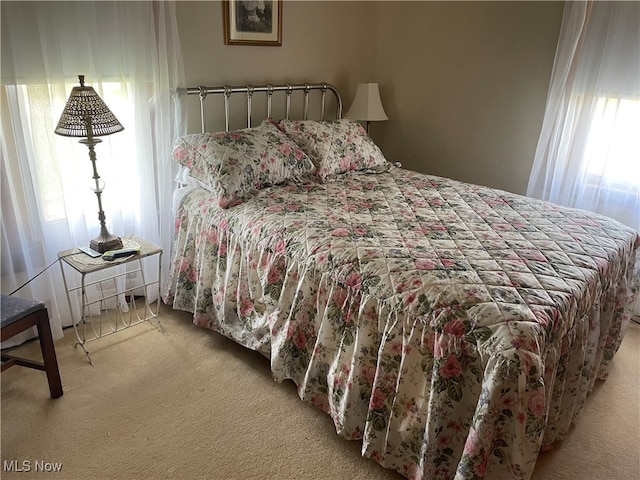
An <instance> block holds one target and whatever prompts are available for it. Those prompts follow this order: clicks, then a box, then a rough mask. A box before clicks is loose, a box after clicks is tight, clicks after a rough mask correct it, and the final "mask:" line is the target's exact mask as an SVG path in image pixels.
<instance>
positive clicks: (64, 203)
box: [0, 1, 186, 347]
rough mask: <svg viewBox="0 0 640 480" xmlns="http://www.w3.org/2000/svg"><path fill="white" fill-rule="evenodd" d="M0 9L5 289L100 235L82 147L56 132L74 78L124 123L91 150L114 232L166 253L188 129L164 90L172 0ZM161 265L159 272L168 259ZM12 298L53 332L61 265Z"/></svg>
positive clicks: (175, 58) (177, 58) (59, 310)
mask: <svg viewBox="0 0 640 480" xmlns="http://www.w3.org/2000/svg"><path fill="white" fill-rule="evenodd" d="M0 6H1V9H2V12H1V13H2V32H1V35H2V45H1V47H2V57H1V61H2V69H1V76H2V91H1V101H2V105H1V106H2V131H1V133H2V234H1V237H2V251H1V253H2V263H1V266H2V293H3V294H7V293H10V292H11V291H13V290H14V289H15V288H17V287H18V286H20V285H22V283H23V282H25V281H27V280H28V279H30V278H33V277H34V276H36V275H37V274H38V273H40V272H41V271H42V270H43V269H44V268H45V267H46V266H48V265H50V264H51V263H52V262H54V261H55V259H56V257H57V252H58V251H60V250H65V249H69V248H73V247H77V246H85V245H88V242H89V240H90V239H91V238H93V237H95V236H96V235H97V233H98V231H99V221H98V215H97V211H98V206H97V199H96V197H95V194H94V193H93V191H92V190H91V189H90V185H91V177H92V169H91V163H90V161H89V156H88V150H87V147H86V146H84V145H82V144H79V143H78V139H72V138H66V137H60V136H58V135H55V134H54V133H53V130H54V129H55V126H56V124H57V121H58V119H59V117H60V114H61V112H62V109H63V107H64V105H65V103H66V100H67V98H68V96H69V93H70V91H71V88H72V87H73V86H75V85H77V84H78V79H77V78H78V77H77V76H78V75H79V74H83V75H85V80H86V83H87V84H88V85H91V86H93V87H94V88H95V90H96V91H97V92H98V94H99V95H100V96H101V97H102V99H103V100H104V101H105V103H106V104H107V106H109V108H110V109H111V111H113V113H114V114H115V115H116V117H117V118H118V120H119V121H120V123H122V124H123V125H124V127H125V129H124V131H123V132H120V133H116V134H113V135H111V136H107V137H102V143H100V144H99V145H98V146H96V154H97V167H98V172H99V174H100V176H101V178H102V179H103V180H104V181H105V184H106V188H105V190H104V193H103V195H102V201H103V207H104V210H105V213H106V219H107V225H108V228H109V230H110V232H111V233H113V234H116V235H120V236H123V235H128V234H137V235H139V236H141V237H143V238H145V239H147V240H149V241H151V242H153V243H156V244H158V245H160V246H161V247H163V249H164V251H165V252H169V250H170V245H171V235H172V231H173V218H172V211H171V210H172V203H171V202H172V191H173V187H174V183H173V178H174V176H175V173H176V168H175V166H174V165H173V162H171V161H170V155H169V154H170V149H171V146H172V143H173V140H174V139H175V137H176V136H177V135H179V134H182V133H184V132H183V129H184V126H185V125H186V122H185V121H184V119H183V116H182V110H181V108H180V105H179V103H177V102H175V101H174V96H173V95H172V89H173V88H175V87H176V86H181V85H183V83H184V82H183V78H184V71H183V67H182V59H181V54H180V42H179V37H178V30H177V23H176V16H175V4H174V2H165V1H159V2H145V1H142V2H120V1H113V2H100V1H99V2H89V1H83V2H74V1H70V2H10V1H3V2H2V3H1V4H0ZM163 260H164V262H165V265H164V267H163V270H164V271H165V272H166V271H167V269H166V263H167V262H168V254H167V255H165V256H164V258H163ZM149 265H151V268H153V264H152V263H151V262H150V263H149ZM156 265H157V262H156ZM155 268H156V270H157V266H156V267H155ZM163 273H164V272H163ZM150 274H151V275H154V274H156V275H157V271H156V272H153V271H152V272H150ZM16 295H18V296H25V297H30V298H36V299H39V300H42V301H45V302H46V304H47V307H48V308H49V312H50V316H51V324H52V329H53V332H54V336H55V337H59V336H61V335H62V327H64V326H67V325H70V324H71V317H70V312H69V308H68V305H67V298H66V293H65V292H64V289H63V287H62V279H61V273H60V267H59V266H57V265H54V266H53V268H50V269H48V270H47V271H46V272H45V273H44V274H42V275H40V276H38V277H37V278H36V279H35V280H33V281H32V282H30V283H29V284H28V285H27V286H26V287H24V288H23V289H21V290H20V291H19V292H17V293H16ZM20 340H22V339H18V341H20ZM4 346H8V345H4V344H3V347H4Z"/></svg>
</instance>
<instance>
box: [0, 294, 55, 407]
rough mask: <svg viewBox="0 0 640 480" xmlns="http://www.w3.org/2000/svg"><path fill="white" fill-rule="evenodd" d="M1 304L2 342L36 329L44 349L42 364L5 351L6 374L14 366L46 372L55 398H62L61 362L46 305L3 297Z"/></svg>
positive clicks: (3, 362) (41, 348)
mask: <svg viewBox="0 0 640 480" xmlns="http://www.w3.org/2000/svg"><path fill="white" fill-rule="evenodd" d="M1 300H2V303H1V304H0V316H1V317H2V341H3V342H4V341H5V340H7V339H9V338H11V337H13V336H14V335H17V334H18V333H20V332H23V331H25V330H27V329H28V328H31V327H33V326H34V325H35V326H36V327H37V328H38V337H39V339H40V350H42V359H43V361H42V362H39V361H35V360H29V359H26V358H21V357H16V356H13V355H9V354H8V353H5V352H2V370H0V371H2V372H4V371H5V370H6V369H7V368H9V367H12V366H14V365H21V366H23V367H29V368H35V369H37V370H44V371H45V372H46V373H47V380H48V381H49V391H50V392H51V398H58V397H60V396H61V395H62V393H63V392H62V382H61V380H60V371H59V370H58V360H57V358H56V351H55V348H54V346H53V336H52V335H51V325H49V314H48V313H47V308H46V306H45V304H44V303H42V302H39V301H36V300H27V299H24V298H19V297H11V296H7V295H2V297H1Z"/></svg>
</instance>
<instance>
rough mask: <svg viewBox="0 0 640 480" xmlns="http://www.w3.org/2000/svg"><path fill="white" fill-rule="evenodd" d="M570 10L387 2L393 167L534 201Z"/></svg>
mask: <svg viewBox="0 0 640 480" xmlns="http://www.w3.org/2000/svg"><path fill="white" fill-rule="evenodd" d="M562 10H563V3H562V2H380V4H379V9H378V15H379V20H380V21H379V27H378V28H379V29H378V35H377V44H376V45H377V49H376V50H377V54H376V58H375V61H376V65H375V70H374V72H375V75H374V78H375V81H377V82H379V83H380V92H381V96H382V97H383V102H384V106H385V110H386V112H387V115H388V116H389V118H390V119H389V120H388V121H386V122H381V123H379V124H373V126H372V129H371V135H372V136H373V137H374V139H375V140H376V142H377V143H378V144H379V145H380V146H381V148H382V149H383V151H384V152H385V155H386V156H387V158H388V159H389V160H392V161H401V162H402V163H403V164H404V166H405V167H407V168H410V169H413V170H418V171H423V172H428V173H433V174H436V175H440V176H445V177H450V178H455V179H458V180H462V181H466V182H471V183H477V184H484V185H489V186H492V187H496V188H500V189H504V190H509V191H513V192H516V193H525V191H526V186H527V181H528V178H529V172H530V170H531V165H532V164H533V157H534V154H535V149H536V144H537V140H538V136H539V133H540V128H541V125H542V117H543V114H544V107H545V101H546V95H547V89H548V85H549V79H550V77H551V69H552V66H553V59H554V55H555V47H556V44H557V41H558V34H559V31H560V23H561V21H562Z"/></svg>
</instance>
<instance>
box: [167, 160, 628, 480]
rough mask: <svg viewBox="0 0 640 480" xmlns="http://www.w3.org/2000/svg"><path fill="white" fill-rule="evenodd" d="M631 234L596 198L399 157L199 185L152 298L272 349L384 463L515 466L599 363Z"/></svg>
mask: <svg viewBox="0 0 640 480" xmlns="http://www.w3.org/2000/svg"><path fill="white" fill-rule="evenodd" d="M638 243H639V239H638V234H637V233H636V232H635V231H633V230H632V229H630V228H627V227H625V226H623V225H621V224H620V223H618V222H615V221H613V220H610V219H608V218H605V217H602V216H599V215H596V214H590V213H588V212H584V211H578V210H572V209H566V208H562V207H558V206H554V205H552V204H549V203H545V202H541V201H537V200H533V199H529V198H525V197H522V196H518V195H514V194H511V193H507V192H502V191H498V190H493V189H489V188H486V187H481V186H475V185H469V184H464V183H460V182H456V181H453V180H448V179H443V178H438V177H434V176H428V175H424V174H419V173H415V172H411V171H406V170H402V169H397V168H393V169H392V170H391V171H390V172H388V173H381V174H376V175H371V174H362V173H348V174H345V175H343V176H341V177H340V178H339V179H335V180H331V181H327V182H324V183H306V184H298V185H286V186H283V187H278V188H273V189H267V190H262V191H260V192H258V193H257V194H256V195H255V196H254V197H253V198H251V199H249V200H247V201H246V202H244V203H242V204H241V205H238V206H236V207H233V208H230V209H228V210H222V209H220V208H217V207H216V202H215V199H214V198H212V195H211V194H210V193H209V192H207V191H205V190H202V189H197V188H196V189H192V190H191V191H189V192H188V193H187V194H186V195H185V196H184V197H183V200H182V203H181V205H180V208H179V212H178V214H177V218H176V233H175V243H174V246H173V253H172V261H171V269H170V275H169V279H168V281H167V283H166V285H165V291H164V295H163V298H164V300H165V302H167V303H169V304H172V305H173V307H174V308H178V309H184V310H188V311H191V312H194V323H195V324H197V325H199V326H202V327H206V328H209V329H212V330H214V331H217V332H220V333H221V334H223V335H226V336H227V337H229V338H231V339H233V340H235V341H237V342H238V343H240V344H242V345H244V346H246V347H248V348H251V349H254V350H257V351H259V352H261V353H262V354H263V355H264V356H266V357H267V358H269V359H270V362H271V369H272V372H273V376H274V378H275V379H276V380H278V381H284V380H285V379H291V380H293V381H294V382H295V383H296V385H297V386H298V393H299V396H300V398H302V399H304V400H306V401H309V402H311V403H313V404H314V405H316V406H317V407H318V408H320V409H322V410H323V411H325V412H327V413H328V414H329V415H330V416H331V418H332V419H333V421H334V423H335V426H336V431H337V432H338V433H339V434H340V435H342V436H344V437H346V438H348V439H361V441H362V443H363V450H362V452H363V455H365V456H367V457H370V458H372V459H374V460H375V461H376V462H378V463H380V464H381V465H382V466H384V467H387V468H392V469H395V470H397V471H398V472H400V473H401V474H402V475H404V476H406V477H407V478H409V479H412V480H420V479H425V480H426V479H429V480H431V479H448V480H450V479H456V480H460V479H491V480H495V479H505V480H506V479H528V478H529V477H530V476H531V473H532V471H533V468H534V464H535V461H536V458H537V456H538V454H539V451H540V450H541V449H546V448H549V447H550V446H551V445H552V444H554V443H555V442H557V441H558V440H560V439H562V438H563V437H564V436H565V435H567V433H568V431H569V427H570V425H571V423H572V422H573V421H574V420H576V419H577V418H578V417H579V416H580V413H581V411H582V408H583V405H584V402H585V398H586V396H587V394H588V393H589V391H590V390H591V389H592V388H593V385H594V382H595V381H596V379H604V378H605V377H606V375H607V370H608V367H609V363H610V361H611V359H612V358H613V356H614V354H615V352H616V351H617V349H618V347H619V345H620V343H621V341H622V338H623V335H624V332H625V329H626V326H627V324H628V322H629V319H630V316H629V314H630V309H629V307H630V305H631V304H632V301H633V294H634V290H633V288H637V285H636V284H633V283H632V279H633V269H634V263H635V261H636V253H637V249H638ZM632 287H633V288H632ZM636 293H637V290H636Z"/></svg>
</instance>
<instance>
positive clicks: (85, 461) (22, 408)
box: [0, 307, 640, 480]
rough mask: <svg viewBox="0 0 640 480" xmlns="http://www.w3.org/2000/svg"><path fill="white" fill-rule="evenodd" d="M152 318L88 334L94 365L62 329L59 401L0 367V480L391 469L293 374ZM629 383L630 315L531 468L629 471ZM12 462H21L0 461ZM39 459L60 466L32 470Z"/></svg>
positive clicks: (601, 475) (638, 439)
mask: <svg viewBox="0 0 640 480" xmlns="http://www.w3.org/2000/svg"><path fill="white" fill-rule="evenodd" d="M160 318H161V321H162V322H163V324H164V325H165V328H166V330H167V332H168V335H167V336H165V335H163V334H162V333H160V331H159V330H158V329H157V328H156V327H155V326H154V325H152V324H149V323H145V324H142V325H138V326H135V327H133V328H131V329H128V330H124V331H122V332H119V333H117V334H116V335H112V336H109V337H105V338H103V339H100V340H98V341H96V342H90V343H88V344H87V345H88V348H89V350H90V351H91V354H92V358H93V360H94V363H95V367H91V366H90V365H89V363H88V362H87V359H86V357H85V356H84V353H83V352H82V350H81V349H80V348H72V346H71V345H72V343H73V341H74V339H75V337H74V334H73V331H72V330H67V331H66V333H65V337H64V338H63V339H61V340H59V341H58V342H56V349H57V355H58V361H59V365H60V371H61V376H62V382H63V387H64V395H63V396H62V397H60V398H59V399H57V400H52V399H51V398H49V392H48V388H47V382H46V377H45V375H44V373H42V372H38V371H35V370H30V369H25V368H22V367H13V368H10V369H8V370H7V371H5V372H4V373H3V374H2V397H1V399H2V418H1V420H2V423H1V425H2V462H3V465H2V468H3V470H5V471H2V472H1V473H0V476H1V477H2V478H3V479H14V478H15V479H22V480H31V479H38V480H39V479H56V478H58V479H65V480H75V479H83V480H84V479H101V480H103V479H104V480H106V479H136V480H152V479H153V480H155V479H177V480H181V479H185V480H187V479H189V480H191V479H213V480H216V479H229V480H235V479H238V480H240V479H243V480H244V479H265V480H267V479H310V480H313V479H349V480H358V479H365V478H366V479H371V480H376V479H387V480H389V479H395V480H398V479H400V478H402V477H400V476H399V475H398V474H396V473H394V472H392V471H389V470H385V469H383V468H382V467H380V466H379V465H377V464H376V463H375V462H373V461H371V460H368V459H365V458H362V457H361V456H360V446H359V444H358V442H350V441H347V440H345V439H342V438H341V437H339V436H338V435H337V434H336V433H335V430H334V427H333V423H332V422H331V419H330V418H329V417H328V416H327V415H325V414H324V413H322V412H321V411H319V410H317V409H316V408H315V407H313V406H311V405H308V404H306V403H304V402H302V401H300V399H299V398H298V396H297V394H296V391H295V388H294V386H293V384H292V383H290V382H285V383H283V384H278V383H276V382H274V381H273V380H272V378H271V375H270V371H269V364H268V361H267V360H266V359H265V358H264V357H262V356H261V355H259V354H257V353H255V352H251V351H248V350H246V349H244V348H242V347H240V346H238V345H236V344H234V343H232V342H231V341H229V340H227V339H225V338H223V337H221V336H219V335H217V334H215V333H213V332H209V331H206V330H203V329H200V328H198V327H195V326H193V325H192V324H191V320H190V315H189V314H187V313H185V312H174V311H172V310H170V309H169V308H167V307H162V308H161V315H160ZM20 349H21V350H22V351H23V353H24V352H25V351H28V352H37V351H38V345H37V343H36V342H32V343H29V344H27V345H24V346H22V347H20ZM639 394H640V326H638V325H632V326H631V327H630V329H629V331H628V334H627V336H626V338H625V340H624V342H623V345H622V348H621V350H620V352H619V353H618V355H617V357H616V359H615V361H614V365H613V369H612V372H611V375H610V377H609V379H608V380H607V381H606V382H604V383H602V384H598V385H597V386H596V388H595V390H594V392H593V393H592V395H591V397H590V398H589V400H588V402H587V405H586V408H585V411H584V413H583V416H582V418H581V420H580V422H579V423H578V425H577V426H576V427H575V428H574V429H573V430H572V432H571V434H570V435H569V437H568V438H567V439H565V440H564V441H563V442H562V443H561V444H560V445H558V446H557V447H556V448H555V449H554V450H552V451H551V452H548V453H545V454H543V455H542V456H541V458H540V460H539V463H538V466H537V468H536V471H535V473H534V475H533V479H534V480H552V479H553V480H563V479H567V480H568V479H571V480H575V479H581V480H608V479H625V480H626V479H629V480H634V479H638V478H640V463H639V462H640V460H639V458H640V399H639V396H640V395H639ZM12 460H14V461H17V465H18V466H19V467H21V468H22V469H23V470H25V468H24V467H25V466H30V468H31V471H29V472H26V471H23V472H16V471H15V470H16V469H15V468H14V469H13V471H11V472H8V471H6V470H7V469H8V465H9V462H11V461H12ZM25 461H27V462H29V464H23V462H25ZM36 462H49V463H51V464H53V463H58V464H60V465H61V467H62V468H61V471H60V472H58V473H53V472H50V473H42V472H41V473H36V472H35V468H36ZM12 465H13V466H14V467H15V465H16V464H15V463H14V464H12ZM40 465H41V464H40V463H38V466H40Z"/></svg>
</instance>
